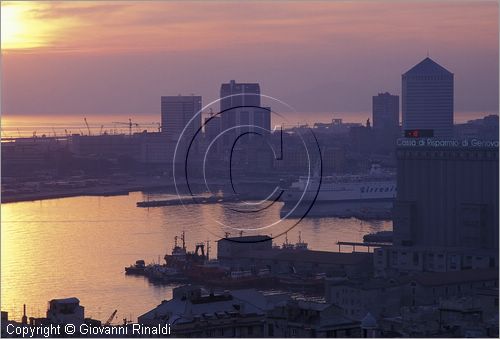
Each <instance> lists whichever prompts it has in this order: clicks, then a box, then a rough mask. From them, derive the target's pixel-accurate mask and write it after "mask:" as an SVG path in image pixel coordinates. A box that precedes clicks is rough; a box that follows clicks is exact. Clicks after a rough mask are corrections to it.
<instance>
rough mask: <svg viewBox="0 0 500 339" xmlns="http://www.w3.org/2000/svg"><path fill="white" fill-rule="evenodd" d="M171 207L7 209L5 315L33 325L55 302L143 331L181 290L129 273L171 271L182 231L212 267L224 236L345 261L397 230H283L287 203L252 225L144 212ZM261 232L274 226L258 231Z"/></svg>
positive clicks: (213, 211)
mask: <svg viewBox="0 0 500 339" xmlns="http://www.w3.org/2000/svg"><path fill="white" fill-rule="evenodd" d="M168 197H169V196H168V195H165V194H155V195H146V194H145V193H140V192H134V193H130V194H129V195H123V196H113V197H72V198H61V199H51V200H41V201H34V202H18V203H10V204H2V206H1V212H2V214H1V227H2V229H1V273H2V274H1V309H2V311H8V312H9V318H13V319H20V318H21V316H22V309H23V304H26V307H27V312H28V316H35V317H38V316H45V311H46V309H47V302H48V301H49V300H51V299H54V298H65V297H72V296H74V297H78V298H79V299H80V303H81V305H83V306H84V307H85V314H86V317H92V318H95V319H99V320H106V319H107V318H108V317H109V315H110V314H111V313H112V312H113V311H114V310H115V309H117V310H118V313H117V317H116V318H115V323H116V322H121V321H122V319H124V318H127V319H131V320H134V321H135V320H136V319H137V317H138V316H139V315H141V314H143V313H145V312H146V311H148V310H150V309H152V308H153V307H155V306H156V305H158V304H159V303H161V301H162V300H164V299H169V298H170V297H171V295H172V288H173V287H174V286H156V285H151V284H150V283H149V282H148V281H147V280H146V279H145V278H143V277H136V276H126V275H125V274H124V267H125V266H128V265H130V264H131V263H133V262H135V261H136V260H137V259H144V260H145V261H146V263H150V262H158V261H162V262H163V256H164V255H165V254H166V253H170V251H171V249H172V247H173V245H174V237H175V236H179V235H180V234H181V232H182V231H185V234H186V246H187V248H188V250H194V247H195V244H196V243H198V242H206V241H210V256H211V257H212V258H214V257H215V256H216V248H217V245H216V240H217V239H219V238H220V237H222V236H224V234H225V233H226V232H228V233H230V234H231V236H238V235H239V234H240V232H241V230H240V229H243V234H245V235H247V234H257V233H261V234H268V235H271V236H274V237H275V239H274V242H275V244H278V245H281V244H283V243H284V242H285V240H286V238H287V239H288V242H291V243H295V242H297V241H298V237H299V232H300V235H301V238H302V241H304V242H307V243H308V245H309V248H310V249H314V250H324V251H338V246H337V244H336V243H337V241H352V242H360V241H362V239H363V235H365V234H367V233H372V232H376V231H382V230H391V229H392V222H391V221H369V220H363V221H362V220H358V219H354V218H350V219H339V218H326V217H325V218H305V219H303V220H302V221H300V223H298V224H297V225H296V226H295V227H293V228H292V226H294V225H295V224H296V223H297V220H296V219H293V220H285V221H283V222H279V218H280V208H281V205H282V203H277V204H274V205H272V206H271V207H269V208H267V209H266V210H265V211H262V212H261V213H256V214H252V215H251V216H249V215H248V214H247V213H239V212H238V211H236V210H232V209H230V208H225V207H224V206H221V205H219V204H193V205H189V206H183V205H180V206H164V207H155V208H138V207H136V203H137V202H138V201H145V200H149V199H161V198H168ZM276 221H278V222H277V223H276ZM275 223H276V224H275ZM274 224H275V225H274ZM231 225H237V226H238V227H237V228H238V229H236V227H232V226H231ZM256 225H257V226H258V225H272V226H266V228H265V229H261V230H255V231H251V230H250V229H253V228H258V227H255V226H256ZM247 229H248V230H247ZM286 231H288V232H286ZM285 232H286V233H285ZM278 235H279V236H278ZM342 250H343V251H351V250H352V249H351V248H349V247H344V248H342ZM357 250H366V249H363V248H361V249H359V248H357ZM249 287H251V286H249Z"/></svg>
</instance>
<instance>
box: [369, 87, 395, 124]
mask: <svg viewBox="0 0 500 339" xmlns="http://www.w3.org/2000/svg"><path fill="white" fill-rule="evenodd" d="M372 103H373V105H372V115H373V129H374V130H383V131H394V130H395V129H397V128H398V127H399V96H397V95H392V94H390V93H388V92H385V93H379V95H377V96H374V97H373V101H372Z"/></svg>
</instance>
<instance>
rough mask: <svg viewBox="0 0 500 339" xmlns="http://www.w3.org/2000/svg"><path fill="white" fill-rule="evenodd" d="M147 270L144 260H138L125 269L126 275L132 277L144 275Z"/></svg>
mask: <svg viewBox="0 0 500 339" xmlns="http://www.w3.org/2000/svg"><path fill="white" fill-rule="evenodd" d="M145 270H146V263H145V262H144V260H142V259H141V260H137V261H136V262H135V264H133V265H130V266H128V267H125V274H130V275H144V274H145Z"/></svg>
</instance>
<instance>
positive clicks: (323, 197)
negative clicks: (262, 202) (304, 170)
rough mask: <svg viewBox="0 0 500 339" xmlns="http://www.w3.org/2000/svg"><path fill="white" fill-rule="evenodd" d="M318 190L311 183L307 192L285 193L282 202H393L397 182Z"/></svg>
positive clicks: (289, 191) (346, 185) (299, 190)
mask: <svg viewBox="0 0 500 339" xmlns="http://www.w3.org/2000/svg"><path fill="white" fill-rule="evenodd" d="M317 188H318V184H317V183H310V184H309V185H308V189H307V190H305V191H303V190H301V189H299V188H291V189H288V190H286V191H285V192H284V193H283V195H282V196H281V200H282V201H283V202H285V203H287V204H289V203H296V202H299V201H303V202H307V201H313V200H316V201H317V202H342V201H343V202H355V201H358V202H359V201H380V200H388V201H391V200H394V199H395V198H396V182H395V181H392V180H391V181H373V182H359V183H352V182H349V183H344V184H343V183H335V184H329V185H328V186H327V187H324V186H323V185H322V186H321V189H320V190H319V192H318V189H317Z"/></svg>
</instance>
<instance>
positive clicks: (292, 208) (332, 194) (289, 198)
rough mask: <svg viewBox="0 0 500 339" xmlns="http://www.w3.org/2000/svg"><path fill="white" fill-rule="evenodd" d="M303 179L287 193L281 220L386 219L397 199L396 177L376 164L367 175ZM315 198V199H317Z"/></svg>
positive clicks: (285, 193) (287, 190)
mask: <svg viewBox="0 0 500 339" xmlns="http://www.w3.org/2000/svg"><path fill="white" fill-rule="evenodd" d="M319 179H320V178H319V176H318V175H317V174H315V175H314V176H312V177H309V178H308V177H300V178H299V180H298V181H296V182H294V183H292V185H291V186H290V187H289V188H288V189H286V190H285V192H284V193H283V195H282V196H281V201H283V202H284V203H285V204H284V206H283V208H282V211H281V215H282V217H301V216H303V215H304V213H305V212H306V211H308V210H309V207H310V206H311V205H312V204H313V201H314V205H313V206H312V207H311V209H310V210H309V212H308V213H307V215H308V216H330V215H331V216H338V217H360V218H377V219H387V218H389V217H390V213H391V210H392V205H393V202H394V200H395V198H396V192H397V189H396V175H395V173H394V172H389V171H383V170H382V168H381V167H380V165H378V164H373V165H372V166H371V169H370V171H369V172H368V173H367V174H362V175H339V176H326V177H323V178H322V180H321V187H320V189H319V192H318V186H319V183H320V180H319ZM315 198H316V199H315Z"/></svg>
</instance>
